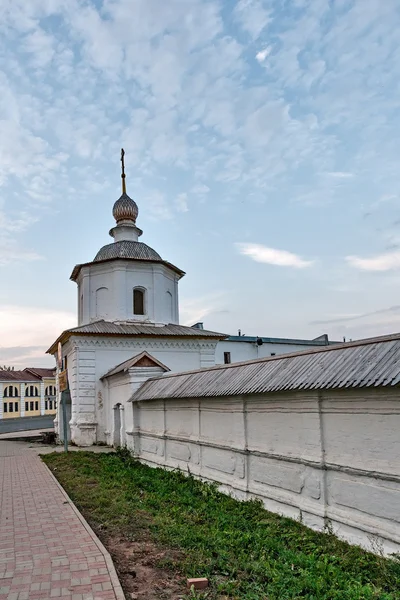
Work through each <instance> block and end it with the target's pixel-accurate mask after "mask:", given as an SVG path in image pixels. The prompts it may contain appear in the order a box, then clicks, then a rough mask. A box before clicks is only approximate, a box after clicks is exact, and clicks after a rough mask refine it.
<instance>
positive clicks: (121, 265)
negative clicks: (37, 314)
mask: <svg viewBox="0 0 400 600" xmlns="http://www.w3.org/2000/svg"><path fill="white" fill-rule="evenodd" d="M135 287H141V288H144V289H145V290H146V299H145V312H146V314H145V315H134V314H133V289H134V288H135ZM99 319H105V320H107V321H118V320H120V321H126V320H140V321H143V320H146V319H147V320H149V321H154V322H156V323H178V322H179V315H178V276H177V274H176V273H175V272H174V271H172V270H171V269H169V268H168V267H166V266H165V265H162V264H159V263H151V262H133V261H124V260H115V261H112V262H106V263H99V264H96V263H94V264H92V265H90V266H86V267H83V268H82V270H81V273H80V276H79V280H78V321H79V325H83V324H86V323H91V322H93V321H98V320H99Z"/></svg>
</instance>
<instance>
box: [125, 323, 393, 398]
mask: <svg viewBox="0 0 400 600" xmlns="http://www.w3.org/2000/svg"><path fill="white" fill-rule="evenodd" d="M399 383H400V333H397V334H393V335H389V336H383V337H377V338H369V339H366V340H358V341H356V342H348V343H344V344H337V345H333V346H325V347H324V348H314V349H310V350H305V351H303V352H295V353H290V354H283V355H280V356H274V357H268V358H263V359H257V360H251V361H247V362H243V363H234V364H231V365H220V366H217V367H212V368H209V369H202V370H200V371H191V372H185V373H177V374H168V375H164V376H163V377H161V378H153V379H149V380H148V381H146V382H145V383H144V384H143V385H142V386H141V387H140V388H139V390H138V391H137V392H136V393H135V394H134V396H133V399H134V400H152V399H167V398H196V397H208V396H228V395H229V396H235V395H240V394H262V393H267V392H279V391H290V390H296V391H297V390H298V391H300V390H311V389H314V390H317V389H335V388H365V387H379V386H381V387H394V386H398V385H399Z"/></svg>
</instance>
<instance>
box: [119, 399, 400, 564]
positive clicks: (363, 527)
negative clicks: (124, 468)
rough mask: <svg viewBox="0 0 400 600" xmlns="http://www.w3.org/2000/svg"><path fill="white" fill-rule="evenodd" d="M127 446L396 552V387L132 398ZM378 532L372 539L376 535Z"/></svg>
mask: <svg viewBox="0 0 400 600" xmlns="http://www.w3.org/2000/svg"><path fill="white" fill-rule="evenodd" d="M124 418H125V427H126V431H127V432H128V434H127V435H126V437H125V439H126V444H127V446H128V448H130V449H131V450H133V451H134V452H135V454H136V455H137V456H138V457H139V458H140V459H141V460H142V461H143V462H145V463H148V464H150V465H157V466H163V467H166V468H180V469H182V470H184V471H189V470H190V472H191V473H192V474H193V475H195V476H197V477H200V478H202V479H206V480H210V481H216V482H218V483H219V484H220V485H221V488H222V489H223V490H224V491H228V492H230V493H234V494H235V496H237V497H238V498H241V499H245V498H249V497H254V496H257V497H259V498H261V499H262V500H263V502H264V505H265V507H266V508H267V509H268V510H271V511H273V512H277V513H281V514H283V515H286V516H289V517H292V518H294V519H301V520H302V521H303V522H304V524H306V525H308V526H310V527H312V528H315V529H322V528H323V527H324V525H327V524H331V525H332V527H333V529H334V531H335V532H336V533H337V534H338V535H339V536H340V537H343V538H344V539H347V540H348V541H350V542H351V543H356V544H361V545H363V546H364V547H367V548H370V549H375V550H376V541H377V540H378V545H379V544H381V546H382V548H383V549H384V551H385V552H387V553H389V552H394V551H396V552H399V551H400V461H399V456H400V434H399V431H400V397H399V393H398V391H397V390H387V389H384V388H382V389H374V390H369V389H364V390H357V391H354V390H339V391H332V390H330V391H327V392H323V393H320V392H317V391H315V392H297V393H277V394H268V395H263V396H238V397H232V398H207V399H204V398H199V399H189V400H180V399H179V400H167V401H161V400H157V401H145V402H128V403H127V404H126V406H125V415H124ZM372 540H374V541H372Z"/></svg>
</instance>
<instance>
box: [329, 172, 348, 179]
mask: <svg viewBox="0 0 400 600" xmlns="http://www.w3.org/2000/svg"><path fill="white" fill-rule="evenodd" d="M327 175H328V176H329V177H336V178H337V179H350V178H351V177H354V173H347V172H346V171H329V172H328V173H327Z"/></svg>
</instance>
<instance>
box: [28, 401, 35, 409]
mask: <svg viewBox="0 0 400 600" xmlns="http://www.w3.org/2000/svg"><path fill="white" fill-rule="evenodd" d="M29 410H35V408H34V403H33V402H29Z"/></svg>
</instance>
